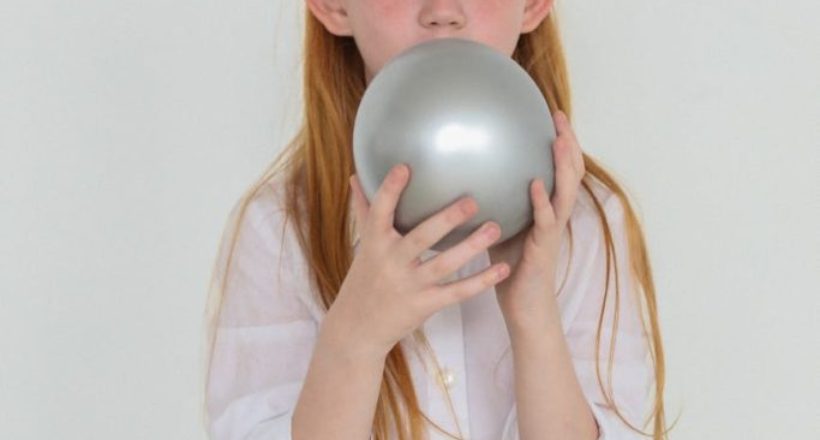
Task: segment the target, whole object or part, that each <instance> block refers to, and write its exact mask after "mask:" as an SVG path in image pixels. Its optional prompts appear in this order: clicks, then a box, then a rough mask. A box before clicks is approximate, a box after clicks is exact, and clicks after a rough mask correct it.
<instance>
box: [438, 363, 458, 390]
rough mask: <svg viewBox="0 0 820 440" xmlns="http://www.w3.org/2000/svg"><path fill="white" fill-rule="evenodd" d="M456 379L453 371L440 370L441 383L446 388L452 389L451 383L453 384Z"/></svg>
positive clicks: (445, 368) (447, 369)
mask: <svg viewBox="0 0 820 440" xmlns="http://www.w3.org/2000/svg"><path fill="white" fill-rule="evenodd" d="M455 381H456V377H455V375H454V374H453V371H452V370H450V369H449V368H447V367H444V368H442V370H441V382H442V383H443V384H444V386H446V387H447V388H452V386H453V383H455Z"/></svg>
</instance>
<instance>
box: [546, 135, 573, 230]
mask: <svg viewBox="0 0 820 440" xmlns="http://www.w3.org/2000/svg"><path fill="white" fill-rule="evenodd" d="M553 150H554V156H555V158H556V159H555V162H556V163H557V164H558V165H557V166H556V167H555V183H556V188H555V189H554V191H553V194H552V197H551V198H550V203H551V204H552V209H553V213H554V215H555V217H554V218H555V220H556V221H557V222H559V223H562V222H564V221H566V219H568V218H569V213H570V212H571V210H572V205H573V204H574V201H575V194H576V192H577V191H578V178H577V173H576V171H575V166H574V164H573V162H572V150H571V146H570V145H569V144H568V142H566V141H565V140H564V139H562V140H560V141H559V140H556V142H555V143H554V144H553Z"/></svg>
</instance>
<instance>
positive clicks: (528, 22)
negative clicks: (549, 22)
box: [521, 0, 555, 34]
mask: <svg viewBox="0 0 820 440" xmlns="http://www.w3.org/2000/svg"><path fill="white" fill-rule="evenodd" d="M554 5H555V0H527V4H526V6H525V8H524V19H523V20H522V22H521V33H522V34H526V33H529V32H532V31H534V30H535V28H537V27H538V25H540V24H541V22H542V21H544V19H545V18H547V15H549V13H550V12H551V11H552V7H553V6H554Z"/></svg>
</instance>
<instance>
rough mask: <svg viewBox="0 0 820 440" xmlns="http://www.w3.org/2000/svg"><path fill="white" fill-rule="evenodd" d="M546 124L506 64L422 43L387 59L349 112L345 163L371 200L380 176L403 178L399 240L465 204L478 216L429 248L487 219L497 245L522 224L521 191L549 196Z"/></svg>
mask: <svg viewBox="0 0 820 440" xmlns="http://www.w3.org/2000/svg"><path fill="white" fill-rule="evenodd" d="M555 137H556V133H555V126H554V124H553V120H552V115H551V113H550V110H549V107H548V106H547V103H546V101H545V100H544V96H543V95H542V93H541V91H540V90H539V89H538V87H537V86H536V84H535V82H534V81H533V80H532V78H531V77H530V76H529V74H528V73H527V72H526V71H525V70H524V69H523V68H522V67H521V66H520V65H518V63H517V62H515V61H514V60H513V59H511V58H509V57H508V56H506V55H504V54H503V53H501V52H499V51H497V50H495V49H494V48H492V47H490V46H487V45H484V44H483V43H479V42H474V41H470V40H465V39H461V38H443V39H434V40H428V41H425V42H423V43H421V44H418V45H415V46H413V47H411V48H409V49H406V50H405V51H403V52H401V53H400V54H398V55H397V56H396V57H394V58H393V59H391V60H390V61H389V62H388V63H387V64H385V65H384V67H382V69H381V70H380V71H379V72H378V73H377V74H376V76H375V77H374V78H373V79H372V80H371V81H370V83H369V84H368V87H367V89H366V90H365V93H364V96H363V97H362V100H361V103H360V104H359V108H358V110H357V113H356V119H355V122H354V127H353V157H354V163H355V167H356V173H357V175H358V178H359V181H360V182H361V184H362V190H363V192H364V194H365V195H366V196H367V198H368V200H372V198H373V196H374V195H375V193H376V191H377V190H378V188H379V186H381V183H382V181H383V180H384V178H385V176H386V175H387V173H388V172H389V171H390V169H391V168H392V167H393V166H395V165H397V164H399V163H405V164H407V165H408V166H409V167H410V180H409V182H408V183H407V185H406V187H405V188H404V191H403V192H402V194H401V198H400V199H399V202H398V206H397V207H396V211H395V217H394V226H395V228H396V230H397V231H399V232H400V233H401V234H406V233H407V232H410V230H412V229H413V228H414V227H416V226H417V225H418V224H419V223H421V222H422V221H424V220H425V219H427V218H428V217H430V216H431V215H433V214H435V213H437V212H438V211H440V210H442V209H444V208H445V207H447V206H448V205H450V204H452V203H453V202H455V201H456V200H458V199H459V198H460V197H463V196H467V195H469V196H471V197H473V198H474V199H475V201H476V202H477V204H478V208H479V209H478V212H477V213H476V214H475V215H474V216H473V217H472V218H470V219H469V220H468V221H467V222H465V223H463V224H461V225H460V226H458V227H456V228H455V229H453V230H452V231H450V233H448V234H447V235H446V236H444V237H443V238H442V239H441V240H439V241H438V242H437V243H436V244H434V245H433V246H432V249H434V250H436V251H439V252H441V251H444V250H446V249H447V248H450V247H451V246H453V245H455V244H458V243H459V242H461V241H462V240H464V239H465V238H466V237H467V236H469V235H470V233H472V232H473V231H474V230H475V229H476V228H477V227H479V226H481V225H482V224H483V223H484V222H486V221H488V220H493V221H495V222H497V223H498V224H499V226H500V227H501V237H500V238H499V239H498V240H497V241H496V242H495V244H498V243H501V242H503V241H505V240H507V239H509V238H510V237H512V236H514V235H515V234H516V233H518V232H520V231H521V230H523V228H525V227H528V226H530V225H531V224H532V221H533V214H532V202H531V201H530V196H529V185H530V183H531V182H532V180H533V179H535V178H541V179H543V180H544V184H545V186H546V188H547V192H548V193H550V194H552V191H553V188H554V185H555V180H554V174H555V169H554V165H553V160H552V143H553V141H554V140H555Z"/></svg>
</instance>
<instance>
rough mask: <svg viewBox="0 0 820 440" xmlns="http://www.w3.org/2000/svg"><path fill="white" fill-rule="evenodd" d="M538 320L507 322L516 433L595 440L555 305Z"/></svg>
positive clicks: (524, 438)
mask: <svg viewBox="0 0 820 440" xmlns="http://www.w3.org/2000/svg"><path fill="white" fill-rule="evenodd" d="M539 322H540V323H542V324H541V325H532V326H516V325H515V324H514V323H509V324H508V331H509V333H510V341H511V343H512V350H513V365H514V369H515V399H516V406H517V412H518V432H519V437H520V439H521V440H536V439H566V440H572V439H579V440H580V439H587V440H595V439H597V438H598V436H599V433H598V428H597V424H596V422H595V419H594V418H593V415H592V412H591V411H590V408H589V404H588V403H587V401H586V399H585V397H584V395H583V392H582V389H581V385H580V384H579V382H578V378H577V376H576V374H575V369H574V367H573V363H572V358H571V356H570V352H569V349H568V348H567V343H566V340H565V339H564V333H563V330H562V328H561V320H560V313H559V312H558V307H557V306H556V307H553V308H550V309H549V310H546V311H543V317H542V319H540V320H539Z"/></svg>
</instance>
